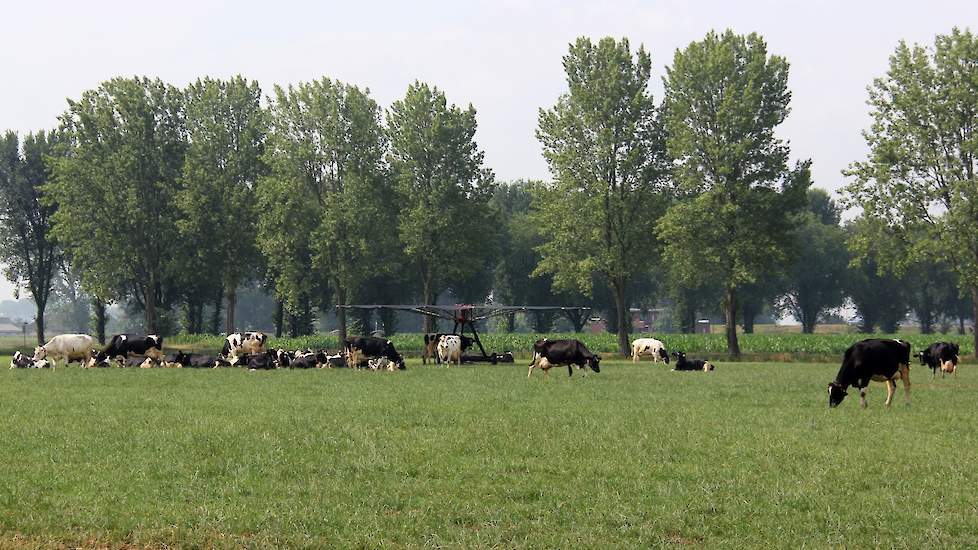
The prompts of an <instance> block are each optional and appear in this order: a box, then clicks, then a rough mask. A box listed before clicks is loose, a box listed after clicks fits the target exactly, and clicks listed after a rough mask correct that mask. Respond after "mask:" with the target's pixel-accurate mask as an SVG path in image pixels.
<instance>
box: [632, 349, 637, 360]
mask: <svg viewBox="0 0 978 550" xmlns="http://www.w3.org/2000/svg"><path fill="white" fill-rule="evenodd" d="M632 363H638V348H632Z"/></svg>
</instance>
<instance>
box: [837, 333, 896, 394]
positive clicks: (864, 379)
mask: <svg viewBox="0 0 978 550" xmlns="http://www.w3.org/2000/svg"><path fill="white" fill-rule="evenodd" d="M870 380H876V381H877V382H886V406H887V407H889V406H890V403H892V402H893V393H894V392H895V391H896V381H897V380H903V392H904V399H905V400H906V403H907V405H909V404H910V343H909V342H905V341H903V340H890V339H876V338H870V339H868V340H862V341H860V342H856V343H855V344H853V345H851V346H849V349H847V350H846V354H845V356H844V357H843V359H842V367H840V368H839V373H838V374H836V375H835V380H834V381H833V382H831V383H829V407H837V406H839V404H840V403H842V400H843V399H845V398H846V395H847V393H846V390H847V389H848V388H849V386H855V387H857V388H859V405H860V406H861V407H863V408H865V407H866V387H867V386H869V381H870Z"/></svg>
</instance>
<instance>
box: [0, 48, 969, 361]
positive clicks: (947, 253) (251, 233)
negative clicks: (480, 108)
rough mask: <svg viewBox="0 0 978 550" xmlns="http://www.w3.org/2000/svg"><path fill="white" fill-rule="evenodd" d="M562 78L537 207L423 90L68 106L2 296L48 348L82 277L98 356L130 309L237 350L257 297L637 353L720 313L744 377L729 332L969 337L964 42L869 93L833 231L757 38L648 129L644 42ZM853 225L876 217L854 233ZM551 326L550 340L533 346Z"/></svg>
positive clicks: (293, 308)
mask: <svg viewBox="0 0 978 550" xmlns="http://www.w3.org/2000/svg"><path fill="white" fill-rule="evenodd" d="M563 66H564V69H565V74H566V81H567V89H566V91H565V92H564V93H563V94H562V95H561V96H560V97H559V98H558V100H557V101H556V102H555V104H554V105H552V106H549V107H543V108H541V109H540V111H539V116H538V126H537V131H536V137H537V139H538V140H539V142H540V144H541V147H542V151H543V155H544V157H545V159H546V161H547V163H548V165H549V167H550V171H551V175H552V179H551V181H547V182H540V181H519V182H508V183H505V182H504V183H500V182H497V181H496V179H495V177H494V175H493V173H492V171H491V169H489V168H488V167H487V166H486V165H485V162H484V154H483V152H482V151H481V150H480V149H479V146H478V144H477V141H476V138H475V137H476V136H475V135H476V130H477V122H476V110H475V108H474V107H473V106H472V105H468V106H465V107H460V106H457V105H454V104H450V103H449V102H448V101H447V99H446V96H445V93H444V92H443V91H441V90H440V89H438V88H437V87H436V86H432V85H430V84H428V83H424V82H415V83H413V84H411V85H410V86H409V87H408V90H407V92H406V94H405V95H404V97H403V98H401V99H399V100H397V101H395V102H394V103H393V104H392V105H390V106H389V107H387V108H386V109H384V108H381V106H380V105H378V104H377V102H376V101H375V100H374V99H373V98H372V97H371V95H370V91H369V90H368V89H365V88H360V87H358V86H356V85H352V84H348V83H343V82H339V81H336V80H332V79H329V78H322V79H320V80H316V81H311V82H303V83H299V84H295V85H289V86H287V87H281V86H275V87H274V88H273V90H272V92H271V94H269V95H268V96H263V92H262V90H261V89H260V87H259V86H258V83H257V82H255V81H251V80H248V79H246V78H244V77H240V76H238V77H234V78H231V79H227V80H220V79H213V78H201V79H199V80H197V81H196V82H194V83H192V84H190V85H189V86H187V87H185V88H177V87H174V86H172V85H170V84H167V83H165V82H162V81H161V80H159V79H152V78H147V77H134V78H115V79H112V80H109V81H106V82H104V83H102V84H101V85H100V86H99V87H98V88H96V89H94V90H89V91H86V92H84V93H83V94H81V97H79V98H76V99H70V100H69V101H68V107H67V109H66V110H65V112H64V113H63V114H62V115H61V117H60V121H59V124H58V125H57V128H56V129H54V130H51V131H46V132H45V131H40V132H37V133H31V134H27V135H25V136H23V138H21V137H20V136H18V135H17V134H15V133H13V132H7V133H6V135H5V136H3V138H2V139H0V224H2V232H3V235H2V240H0V256H2V257H0V260H2V261H3V262H4V265H5V266H6V271H5V275H6V276H7V278H8V279H10V280H11V281H13V282H14V283H15V284H17V285H18V288H23V289H24V290H26V291H27V292H28V293H30V295H31V297H32V298H33V300H34V302H35V304H36V305H37V316H36V318H37V335H38V340H39V341H42V340H43V339H44V310H45V308H46V305H47V302H48V299H49V297H50V294H51V291H52V289H53V288H55V286H56V284H55V283H56V280H57V279H58V277H62V276H65V275H64V274H67V273H70V274H71V276H72V277H75V278H76V279H77V280H78V281H79V285H80V287H81V288H82V289H83V291H84V293H85V294H86V295H87V296H88V297H89V299H90V300H91V301H92V304H93V309H94V314H93V322H94V325H95V326H94V329H95V332H96V333H98V334H99V335H100V337H104V330H105V321H106V308H107V307H108V306H109V305H111V304H113V303H120V304H125V305H127V307H129V308H131V309H133V310H136V311H139V312H141V314H142V315H143V318H144V328H145V329H146V330H147V331H150V332H164V333H166V332H174V331H177V330H183V331H187V332H205V331H217V330H218V329H219V328H224V330H226V331H228V332H231V331H234V330H235V329H236V328H237V326H236V325H237V323H236V321H235V318H234V312H235V304H236V301H237V293H238V292H239V290H240V289H241V288H242V286H243V285H245V284H260V285H262V286H263V287H264V288H266V289H267V291H268V292H269V293H270V294H271V295H272V296H273V297H274V299H275V301H276V303H277V308H276V311H275V312H274V317H275V325H276V330H277V332H283V331H287V332H289V333H291V334H305V333H309V332H311V331H312V330H314V324H315V321H316V315H317V311H319V310H321V309H323V308H329V307H331V306H334V305H342V304H351V303H398V302H405V301H420V302H421V303H425V304H432V303H435V301H436V300H437V299H438V297H439V296H443V295H444V294H445V293H446V292H449V291H450V292H451V294H452V295H453V296H454V297H455V298H456V299H458V300H462V301H466V302H476V303H481V302H483V301H485V300H486V299H487V297H489V296H492V299H493V300H494V301H495V302H496V303H512V304H536V305H567V304H573V305H592V306H595V307H600V308H602V309H603V310H604V311H608V312H609V317H608V321H609V326H610V327H611V328H612V329H613V330H614V331H615V332H617V334H618V340H619V348H620V350H621V351H622V352H623V353H624V352H625V351H626V350H627V346H628V332H629V329H630V324H631V317H630V314H629V308H630V307H632V306H636V305H651V304H655V303H658V302H662V301H668V302H670V303H671V304H672V305H673V307H672V310H673V311H674V312H675V316H676V318H677V324H678V325H680V326H681V327H683V328H684V329H687V330H690V329H691V328H692V326H691V325H692V321H693V320H695V318H696V316H697V315H698V314H702V313H703V312H709V311H713V310H714V308H717V307H719V308H720V309H721V310H722V312H723V318H724V321H725V325H726V334H727V344H728V350H729V351H730V353H732V354H734V355H736V354H739V344H738V340H737V330H736V326H737V325H738V324H741V325H743V327H744V328H745V329H747V330H750V329H751V327H752V325H753V320H754V319H755V318H757V317H758V315H759V314H760V313H761V312H762V311H772V310H777V311H787V312H790V313H791V314H792V315H794V316H795V317H796V318H797V319H798V320H799V321H800V322H801V323H802V325H803V330H804V331H805V332H812V331H813V330H814V328H815V326H816V324H817V323H819V322H820V321H822V320H824V319H825V318H826V316H827V315H829V313H830V312H831V311H832V310H833V309H835V308H837V307H839V306H841V305H843V304H844V303H845V302H846V300H847V299H848V300H850V301H851V302H852V303H853V304H854V305H855V307H856V308H857V309H858V310H859V312H860V316H861V317H862V320H863V327H862V328H863V329H864V330H867V331H869V330H873V329H875V328H877V327H879V328H882V329H884V330H889V329H893V328H895V326H896V325H897V324H898V323H899V322H900V320H901V319H902V318H903V316H904V315H905V314H906V312H907V311H908V310H909V309H913V310H914V311H915V312H916V314H917V317H918V318H919V319H920V321H921V325H922V329H924V330H931V329H933V328H934V327H935V326H937V325H940V324H941V323H942V322H943V320H946V319H948V318H954V319H958V320H963V319H964V318H966V317H971V318H974V310H973V308H974V307H975V306H974V302H975V301H976V300H975V298H976V297H978V240H975V239H976V237H975V236H974V235H975V234H976V231H975V229H976V227H975V226H976V225H978V214H976V212H978V208H975V206H974V204H975V203H974V199H975V198H976V194H978V186H976V184H978V182H976V180H975V176H974V162H975V161H974V158H975V154H976V153H978V151H976V149H978V137H975V134H974V133H973V129H974V126H975V120H976V116H978V115H976V112H978V109H976V103H978V100H976V98H978V94H976V93H975V91H976V90H975V89H974V87H975V82H978V77H976V75H978V41H976V40H975V37H974V36H973V35H972V34H971V32H970V31H959V30H957V29H955V30H954V31H953V32H952V33H951V34H949V35H942V36H938V37H937V39H936V41H935V44H934V46H933V47H929V48H928V47H923V46H918V45H914V46H908V45H906V44H904V43H901V44H900V45H899V46H898V48H897V50H896V52H895V54H894V55H893V56H892V57H891V59H890V70H889V71H888V73H887V74H886V75H885V76H882V77H880V78H877V79H876V80H874V81H873V83H872V85H871V86H870V88H869V91H870V100H869V105H870V109H871V113H872V115H873V118H874V124H873V125H872V127H871V128H869V129H867V130H866V132H865V136H866V140H867V143H868V144H869V147H870V154H869V156H868V157H867V159H865V160H863V161H857V162H854V163H853V164H852V165H851V166H850V168H849V170H847V172H846V175H847V177H848V178H849V184H848V185H847V187H845V189H844V193H843V199H842V206H841V207H840V206H839V205H837V204H836V203H835V202H834V201H833V200H832V199H831V198H830V197H829V196H828V194H827V193H825V192H823V191H820V190H818V189H814V188H812V183H813V182H812V179H811V173H810V164H811V163H810V161H807V160H806V161H801V162H795V163H793V164H792V163H789V160H788V159H789V156H790V148H789V144H788V143H787V142H786V141H784V140H783V139H781V138H779V137H778V135H777V129H778V126H779V125H780V124H781V123H782V122H783V121H784V120H785V118H786V117H787V116H788V114H789V112H790V100H791V92H790V90H789V88H788V74H789V64H788V62H787V60H786V59H784V58H783V57H780V56H777V55H773V54H770V53H769V52H768V48H767V44H766V43H765V41H764V40H763V38H762V37H761V36H759V35H757V34H749V35H738V34H735V33H734V32H732V31H729V30H728V31H725V32H723V33H716V32H710V33H708V34H707V35H706V36H705V37H704V38H703V39H702V40H699V41H695V42H692V43H691V44H689V45H688V46H686V47H685V48H682V49H677V50H676V51H675V52H674V54H673V58H672V62H671V64H670V65H669V66H668V67H667V69H666V71H665V74H664V75H662V77H661V78H662V81H663V84H664V90H665V94H664V97H663V98H662V99H661V100H658V101H657V100H656V99H655V98H653V97H652V94H651V92H650V91H649V87H648V85H649V82H650V81H651V79H652V78H653V74H652V63H651V56H650V55H649V53H648V52H646V51H645V49H644V47H639V48H638V49H636V50H633V49H632V48H631V45H630V43H629V41H628V40H627V39H621V40H616V39H613V38H604V39H601V40H599V41H597V42H595V41H592V40H590V39H588V38H583V37H582V38H579V39H577V40H576V41H575V42H574V43H573V44H571V45H570V47H569V50H568V53H567V54H566V55H565V56H564V58H563ZM842 207H853V208H855V207H859V208H861V210H862V214H861V215H860V216H859V217H858V218H856V219H855V220H851V221H849V222H847V223H845V224H842V222H841V214H842V210H841V208H842ZM962 292H963V293H965V294H967V295H966V296H964V297H962ZM969 308H970V309H971V311H970V312H968V313H963V312H962V310H964V311H967V310H968V309H969ZM222 312H223V319H221V317H222ZM363 315H369V312H368V313H366V314H361V313H358V314H356V316H358V317H361V318H360V319H358V320H359V321H362V320H363V319H362V316H363ZM554 315H555V313H553V312H545V311H540V312H534V313H533V314H532V317H533V323H534V326H535V328H536V329H537V330H539V331H541V332H545V331H547V330H549V328H550V325H552V322H553V319H554ZM575 315H576V318H575ZM346 316H347V313H346V311H345V310H344V309H342V308H341V309H338V310H337V323H338V327H339V331H340V334H341V336H343V337H345V336H346V332H347V327H348V323H349V322H348V319H347V318H346ZM205 317H208V318H205ZM569 317H570V321H571V322H572V323H573V324H574V327H575V328H576V329H580V328H581V327H582V326H583V324H584V322H585V321H586V319H584V318H583V317H582V316H581V314H579V313H576V314H570V315H569ZM222 321H223V322H222ZM381 321H382V322H384V323H385V325H386V324H391V323H392V322H393V321H392V319H391V315H390V314H387V313H382V314H381ZM962 322H963V321H962ZM512 324H513V322H512V320H510V323H509V328H510V329H512ZM429 329H430V327H429V326H426V327H425V330H429ZM976 338H978V337H976Z"/></svg>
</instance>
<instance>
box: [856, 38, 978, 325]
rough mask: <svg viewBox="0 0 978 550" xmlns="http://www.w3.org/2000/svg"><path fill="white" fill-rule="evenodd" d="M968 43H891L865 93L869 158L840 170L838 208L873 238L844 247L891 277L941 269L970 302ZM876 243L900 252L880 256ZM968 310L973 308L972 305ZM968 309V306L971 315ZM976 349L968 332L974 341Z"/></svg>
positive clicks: (976, 189) (971, 68) (977, 277)
mask: <svg viewBox="0 0 978 550" xmlns="http://www.w3.org/2000/svg"><path fill="white" fill-rule="evenodd" d="M976 60H978V37H976V36H975V35H974V34H972V33H971V32H970V31H960V30H958V29H954V30H953V31H952V32H951V34H949V35H938V36H937V39H936V40H935V43H934V46H933V47H932V48H925V47H923V46H919V45H913V46H910V45H908V44H906V43H904V42H901V43H900V44H899V46H897V49H896V51H895V52H894V53H893V55H892V56H890V66H889V70H888V71H887V73H886V75H885V76H883V77H880V78H877V79H875V80H874V81H873V83H872V85H871V86H870V87H869V105H870V109H871V112H870V114H871V115H872V117H873V124H872V126H870V128H869V129H868V130H867V131H865V132H864V137H865V139H866V143H867V145H868V146H869V150H870V151H869V154H868V156H867V158H866V160H864V161H861V162H855V163H853V164H852V165H850V167H849V170H848V171H847V175H848V176H850V177H852V178H853V181H852V183H850V184H849V185H848V186H847V187H846V189H845V190H846V193H847V200H848V204H850V205H853V206H860V207H862V209H863V215H864V217H865V218H866V219H867V221H868V222H869V223H872V224H873V225H875V226H876V228H877V230H876V231H867V232H860V233H859V234H857V235H856V236H855V238H854V240H853V247H854V249H855V250H856V252H857V253H858V254H859V255H861V256H868V255H872V254H875V255H877V256H878V261H879V264H880V268H881V269H882V270H884V271H887V272H893V273H896V274H901V273H903V272H905V271H906V270H907V269H909V268H910V266H911V265H912V264H914V263H920V262H931V261H941V262H947V263H948V265H950V266H951V268H952V269H953V271H954V273H955V274H956V275H957V277H958V282H959V285H960V286H961V288H963V289H966V290H968V291H969V292H970V293H971V295H972V297H976V296H978V179H976V167H978V165H976V163H978V62H976ZM880 233H885V234H886V235H888V236H890V237H891V239H893V240H896V241H898V242H899V244H900V246H897V247H894V248H893V251H892V252H890V251H887V250H881V249H880V248H879V247H878V246H875V245H876V243H875V241H874V239H875V237H877V236H878V235H879V234H880ZM974 303H975V304H978V301H974ZM976 307H978V305H976ZM975 341H976V343H978V331H976V332H975Z"/></svg>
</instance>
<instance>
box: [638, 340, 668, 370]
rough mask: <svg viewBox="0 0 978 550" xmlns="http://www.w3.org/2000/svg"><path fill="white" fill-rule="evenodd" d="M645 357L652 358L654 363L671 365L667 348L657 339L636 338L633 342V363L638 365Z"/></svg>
mask: <svg viewBox="0 0 978 550" xmlns="http://www.w3.org/2000/svg"><path fill="white" fill-rule="evenodd" d="M643 355H649V356H651V357H652V362H653V363H658V362H659V361H663V362H665V364H667V365H668V364H669V352H667V351H666V346H665V344H663V343H662V342H660V341H659V340H656V339H655V338H636V339H635V340H634V341H632V363H637V362H638V361H639V359H640V358H641V357H642V356H643Z"/></svg>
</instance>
